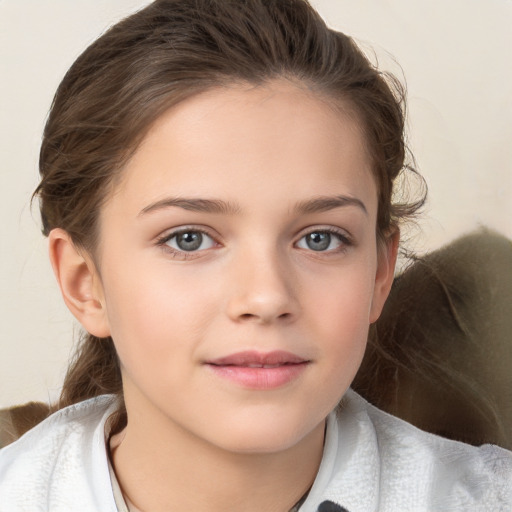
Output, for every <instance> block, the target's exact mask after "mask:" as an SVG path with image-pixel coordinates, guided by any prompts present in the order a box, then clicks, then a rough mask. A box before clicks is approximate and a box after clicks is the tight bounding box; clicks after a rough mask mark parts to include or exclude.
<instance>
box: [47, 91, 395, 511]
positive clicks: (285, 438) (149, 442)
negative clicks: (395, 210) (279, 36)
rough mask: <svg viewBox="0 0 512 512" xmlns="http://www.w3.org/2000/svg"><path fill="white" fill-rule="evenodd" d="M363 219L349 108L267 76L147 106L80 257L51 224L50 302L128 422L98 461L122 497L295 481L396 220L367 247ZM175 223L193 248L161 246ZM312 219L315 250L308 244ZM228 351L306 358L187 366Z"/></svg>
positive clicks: (291, 487) (368, 314)
mask: <svg viewBox="0 0 512 512" xmlns="http://www.w3.org/2000/svg"><path fill="white" fill-rule="evenodd" d="M340 196H343V197H344V198H348V199H345V201H341V202H340V201H338V202H337V203H336V204H334V202H333V201H330V202H323V203H322V205H323V208H318V206H319V204H320V202H319V201H318V199H319V198H323V199H325V198H337V197H340ZM183 198H187V199H191V200H192V203H186V204H184V203H180V204H177V203H176V199H183ZM197 199H208V200H214V201H222V204H223V208H221V209H220V210H218V211H217V210H215V211H198V210H197V203H194V201H195V200H197ZM315 201H316V202H315ZM192 204H194V205H195V206H194V208H195V209H190V208H191V205H192ZM306 205H309V207H306ZM314 205H316V207H317V208H314ZM301 206H302V207H301ZM376 218H377V187H376V184H375V180H374V178H373V176H372V172H371V168H370V161H369V158H368V155H367V152H366V151H365V147H364V138H363V135H362V133H361V130H360V129H359V126H358V124H357V122H356V121H355V120H354V117H353V116H350V115H349V114H348V113H344V112H343V110H340V109H339V108H334V107H333V106H332V105H330V104H329V102H327V101H325V100H324V99H322V98H320V97H319V96H315V95H314V94H313V93H312V92H310V91H308V90H307V89H305V88H303V87H301V86H299V85H297V84H292V83H289V82H286V81H276V82H273V83H270V84H267V85H265V86H259V87H252V86H246V85H245V86H244V85H236V86H235V85H234V86H232V87H229V88H222V89H215V90H212V91H209V92H207V93H203V94H201V95H198V96H196V97H193V98H191V99H189V100H187V101H185V102H183V103H181V104H179V105H178V106H176V107H174V108H172V109H171V110H169V111H168V112H166V113H164V114H163V115H162V116H161V117H160V118H159V119H158V120H157V122H156V123H155V124H154V125H153V127H152V128H151V130H150V132H149V133H148V135H147V136H146V138H145V140H144V141H143V143H142V145H141V146H140V147H139V148H138V150H137V151H136V153H135V155H134V156H133V158H132V159H131V161H130V162H129V163H128V165H127V166H126V168H125V169H124V171H123V175H122V178H121V181H120V183H118V184H117V186H116V188H115V190H114V192H113V193H112V194H111V196H110V198H109V199H108V201H107V202H106V204H105V206H104V207H103V210H102V211H101V214H100V244H99V246H98V247H97V250H96V253H95V254H96V257H95V258H94V259H93V258H92V257H90V256H89V255H87V254H84V253H82V252H80V251H77V250H76V248H75V247H74V246H73V244H72V243H71V241H70V240H69V237H68V236H67V234H66V233H65V232H64V231H62V230H54V231H53V232H52V233H51V236H50V255H51V259H52V263H53V266H54V269H55V272H56V275H57V278H58V280H59V283H60V285H61V288H62V291H63V295H64V298H65V300H66V303H67V304H68V306H69V307H70V309H71V311H72V312H73V313H74V314H75V316H76V317H77V318H78V319H79V320H80V321H81V323H82V325H83V326H84V327H85V328H86V329H87V330H88V331H89V332H91V333H93V334H95V335H97V336H107V335H110V336H112V338H113V340H114V343H115V345H116V349H117V351H118V354H119V358H120V361H121V365H122V375H123V386H124V393H125V401H126V406H127V411H128V426H127V428H126V429H125V431H124V432H122V434H121V435H120V436H118V437H117V438H116V440H115V441H116V443H117V444H119V445H118V447H117V448H116V449H115V450H114V453H113V460H114V466H115V470H116V473H117V476H118V478H119V481H120V483H121V486H122V488H123V490H124V491H125V493H126V494H127V496H129V497H130V500H131V501H132V502H133V503H134V504H135V505H136V506H137V507H139V508H141V509H142V510H152V511H160V510H162V511H163V510H181V509H185V510H207V511H217V510H219V511H220V510H239V511H247V512H249V511H253V510H254V511H256V510H258V511H260V510H267V511H274V510H275V511H287V510H289V509H290V508H291V507H292V506H293V504H294V503H295V502H296V501H297V500H298V499H299V498H300V497H301V496H302V494H303V493H304V492H305V491H306V490H307V489H308V488H309V487H310V486H311V484H312V482H313V480H314V478H315V475H316V472H317V470H318V466H319V463H320V460H321V456H322V448H323V438H324V428H325V419H326V416H327V415H328V414H329V413H330V412H331V411H332V410H333V409H334V407H335V406H336V404H337V403H338V402H339V400H340V398H341V397H342V395H343V393H344V392H345V391H346V389H347V388H348V386H349V385H350V383H351V381H352V379H353V377H354V375H355V373H356V371H357V369H358V368H359V365H360V362H361V359H362V356H363V353H364V349H365V345H366V339H367V333H368V328H369V324H370V323H372V322H374V321H375V320H376V319H377V318H378V316H379V314H380V312H381V309H382V306H383V304H384V301H385V299H386V297H387V294H388V292H389V288H390V285H391V281H392V278H393V270H394V264H395V258H396V245H397V236H394V237H390V238H389V240H388V242H387V243H386V244H384V245H382V246H378V245H377V240H376V231H375V226H376ZM183 228H185V229H187V230H188V231H189V232H191V231H194V230H196V232H197V230H198V229H200V230H202V231H204V232H205V235H203V237H204V238H203V244H202V245H201V246H200V249H199V250H196V251H190V252H185V251H182V250H179V245H178V244H177V238H176V236H174V238H172V237H173V235H175V233H176V231H177V230H182V229H183ZM329 231H334V232H335V233H332V234H331V235H330V237H331V238H330V243H329V245H328V247H327V249H325V250H324V249H322V250H317V249H318V247H319V246H318V245H314V249H312V248H311V246H310V245H308V240H309V242H311V238H307V235H308V234H310V233H312V232H313V233H317V235H315V236H318V234H319V233H320V236H322V237H323V238H324V239H325V237H326V236H327V237H328V236H329V235H326V233H327V232H329ZM245 350H251V351H257V352H259V353H262V352H263V353H266V352H271V351H274V350H285V351H288V352H291V353H293V354H295V355H297V356H299V357H301V358H302V359H304V360H306V361H307V364H306V365H305V368H304V369H303V371H301V372H300V374H299V375H298V376H297V377H296V378H294V379H292V380H291V381H289V382H287V383H285V384H284V385H281V386H278V387H275V388H271V389H249V388H247V387H245V386H243V385H241V384H240V383H238V382H233V381H231V380H228V379H225V378H224V377H222V376H219V375H218V374H217V373H216V372H215V371H212V368H211V366H209V365H208V364H205V362H208V361H211V360H212V359H215V358H219V357H225V356H227V355H230V354H233V353H237V352H240V351H245Z"/></svg>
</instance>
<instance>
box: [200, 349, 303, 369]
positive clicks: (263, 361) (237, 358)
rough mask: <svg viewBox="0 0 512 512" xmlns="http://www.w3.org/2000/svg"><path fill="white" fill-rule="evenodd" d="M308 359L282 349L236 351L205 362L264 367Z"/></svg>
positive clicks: (297, 362)
mask: <svg viewBox="0 0 512 512" xmlns="http://www.w3.org/2000/svg"><path fill="white" fill-rule="evenodd" d="M307 362H308V360H307V359H304V358H303V357H300V356H298V355H296V354H292V353H291V352H286V351H284V350H275V351H273V352H265V353H262V352H257V351H245V352H237V353H236V354H231V355H229V356H225V357H219V358H218V359H211V360H209V361H206V364H211V365H215V366H251V367H255V368H258V367H265V366H281V365H285V364H300V363H307Z"/></svg>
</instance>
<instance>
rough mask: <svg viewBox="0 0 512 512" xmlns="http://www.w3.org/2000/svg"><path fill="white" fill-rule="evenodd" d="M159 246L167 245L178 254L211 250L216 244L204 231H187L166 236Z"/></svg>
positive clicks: (159, 242)
mask: <svg viewBox="0 0 512 512" xmlns="http://www.w3.org/2000/svg"><path fill="white" fill-rule="evenodd" d="M158 244H159V245H166V246H167V247H169V248H170V249H172V250H174V251H177V252H196V251H203V250H205V249H211V248H212V247H214V246H215V244H216V243H215V240H213V238H212V237H211V236H209V235H208V234H207V233H205V232H204V231H200V230H197V229H187V230H182V231H178V232H175V233H171V234H170V235H167V236H165V237H164V238H163V239H162V240H159V241H158Z"/></svg>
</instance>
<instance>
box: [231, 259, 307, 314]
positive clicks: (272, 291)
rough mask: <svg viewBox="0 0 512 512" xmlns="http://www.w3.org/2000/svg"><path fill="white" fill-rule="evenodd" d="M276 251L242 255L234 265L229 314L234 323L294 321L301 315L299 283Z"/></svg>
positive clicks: (232, 265)
mask: <svg viewBox="0 0 512 512" xmlns="http://www.w3.org/2000/svg"><path fill="white" fill-rule="evenodd" d="M282 260H283V258H280V257H279V255H278V254H277V251H272V252H270V251H268V252H265V251H260V252H259V253H258V254H255V253H252V254H250V255H248V254H247V253H246V254H245V255H243V254H241V255H239V257H238V258H237V261H236V262H232V264H231V265H230V266H231V270H232V274H231V276H230V279H231V283H232V286H231V287H230V288H231V290H230V296H229V299H228V304H227V314H228V316H229V317H230V318H231V320H233V321H235V322H254V323H258V324H271V323H274V322H280V323H281V322H291V321H293V320H294V319H295V318H296V317H297V315H298V313H299V303H298V300H297V296H296V288H297V282H296V279H295V278H294V276H293V275H292V274H293V272H292V271H291V269H290V265H289V264H286V262H285V261H282Z"/></svg>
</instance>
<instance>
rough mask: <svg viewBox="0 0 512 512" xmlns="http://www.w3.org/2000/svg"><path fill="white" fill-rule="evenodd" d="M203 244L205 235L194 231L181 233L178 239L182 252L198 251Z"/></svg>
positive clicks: (177, 242)
mask: <svg viewBox="0 0 512 512" xmlns="http://www.w3.org/2000/svg"><path fill="white" fill-rule="evenodd" d="M202 243H203V235H202V234H201V233H198V232H194V231H189V232H188V233H181V234H179V235H178V236H177V237H176V244H177V246H178V247H179V248H180V249H181V250H182V251H196V250H197V249H199V247H201V244H202Z"/></svg>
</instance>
